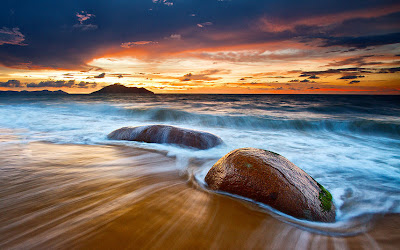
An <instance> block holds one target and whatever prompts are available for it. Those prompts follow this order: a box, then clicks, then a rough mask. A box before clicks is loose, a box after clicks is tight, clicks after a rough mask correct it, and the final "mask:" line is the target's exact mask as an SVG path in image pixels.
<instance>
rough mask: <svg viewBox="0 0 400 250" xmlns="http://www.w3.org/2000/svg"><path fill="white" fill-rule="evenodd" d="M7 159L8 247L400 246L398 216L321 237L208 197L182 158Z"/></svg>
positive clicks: (80, 152)
mask: <svg viewBox="0 0 400 250" xmlns="http://www.w3.org/2000/svg"><path fill="white" fill-rule="evenodd" d="M12 139H13V138H12ZM10 140H11V139H10ZM3 142H4V140H3ZM1 152H2V156H1V158H0V166H1V175H0V211H1V214H0V248H2V249H4V248H19V249H24V248H71V247H75V248H93V249H99V248H102V249H105V248H130V249H137V248H143V249H165V248H167V249H172V248H174V249H188V248H190V249H193V248H194V249H238V248H242V249H265V248H267V249H355V248H358V247H359V246H360V247H364V248H368V249H374V248H380V247H381V248H390V246H395V245H396V243H399V242H400V239H399V235H400V234H399V232H400V230H399V227H398V224H397V223H398V222H399V218H398V216H391V217H390V218H389V219H383V220H381V221H379V222H378V224H377V225H376V226H375V227H374V228H373V229H372V230H371V231H370V232H368V233H363V234H360V235H357V236H353V237H345V238H341V237H330V236H326V235H319V234H315V233H312V232H310V231H306V230H302V229H300V228H297V227H295V226H292V225H289V224H287V223H283V222H281V221H279V220H277V219H276V218H274V217H272V216H270V215H269V214H268V213H266V212H265V211H262V210H260V209H257V208H256V207H255V206H253V205H251V204H249V203H247V202H242V201H239V200H237V199H234V198H230V197H226V196H224V195H219V194H214V193H210V192H207V191H205V190H203V189H202V188H201V187H199V186H198V185H197V184H196V183H195V182H193V181H192V179H193V178H192V177H191V176H189V175H187V174H182V173H183V171H182V159H178V161H177V160H176V159H175V158H170V157H166V156H165V155H163V154H162V153H158V152H152V151H147V150H141V149H132V148H127V147H115V146H87V145H54V144H47V143H31V144H23V143H7V144H5V143H2V144H1ZM177 162H178V164H177ZM192 165H193V166H191V167H192V168H196V167H197V166H196V164H193V163H192ZM389 229H390V230H389ZM389 231H390V232H389Z"/></svg>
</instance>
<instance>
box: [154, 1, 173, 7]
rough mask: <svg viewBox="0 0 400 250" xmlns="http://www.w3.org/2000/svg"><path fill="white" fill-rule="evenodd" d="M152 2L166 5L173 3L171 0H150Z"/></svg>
mask: <svg viewBox="0 0 400 250" xmlns="http://www.w3.org/2000/svg"><path fill="white" fill-rule="evenodd" d="M152 1H153V3H161V4H164V5H167V6H172V5H174V3H173V2H172V1H168V0H152Z"/></svg>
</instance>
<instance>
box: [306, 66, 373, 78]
mask: <svg viewBox="0 0 400 250" xmlns="http://www.w3.org/2000/svg"><path fill="white" fill-rule="evenodd" d="M376 70H377V69H370V68H359V67H355V68H338V69H328V70H321V71H307V72H303V73H302V75H307V76H311V75H331V74H340V73H373V72H374V71H376Z"/></svg>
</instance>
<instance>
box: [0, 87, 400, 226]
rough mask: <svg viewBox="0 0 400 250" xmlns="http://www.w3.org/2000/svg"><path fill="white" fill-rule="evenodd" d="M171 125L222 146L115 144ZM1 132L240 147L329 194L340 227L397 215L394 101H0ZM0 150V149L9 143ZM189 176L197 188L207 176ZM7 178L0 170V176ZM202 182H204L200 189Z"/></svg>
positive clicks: (37, 137)
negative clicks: (123, 131)
mask: <svg viewBox="0 0 400 250" xmlns="http://www.w3.org/2000/svg"><path fill="white" fill-rule="evenodd" d="M150 124H167V125H174V126H179V127H183V128H189V129H196V130H202V131H207V132H210V133H213V134H216V135H218V136H220V137H221V138H222V140H223V141H224V144H223V145H220V146H218V147H216V148H212V149H208V150H195V149H187V148H180V147H177V146H174V145H159V144H146V143H139V142H127V141H112V140H108V139H107V134H109V133H110V132H112V131H113V130H115V129H118V128H120V127H124V126H139V125H150ZM0 129H6V130H0V131H3V132H1V133H3V134H4V133H8V132H4V131H13V132H12V133H13V134H15V135H17V136H18V138H19V139H18V142H19V143H21V142H23V143H30V142H36V141H46V142H51V143H56V144H89V145H97V144H115V145H125V146H132V147H139V148H145V149H156V150H161V151H164V152H167V154H168V155H170V156H176V158H177V161H176V162H177V163H176V168H178V169H179V170H180V171H182V172H185V171H187V167H188V164H189V162H190V160H191V159H202V160H211V162H212V161H213V160H214V161H216V160H217V159H219V158H220V157H222V156H223V155H225V154H226V153H228V152H229V151H231V150H233V149H236V148H242V147H255V148H262V149H266V150H270V151H274V152H277V153H279V154H281V155H283V156H285V157H286V158H288V159H289V160H290V161H292V162H293V163H295V164H296V165H297V166H299V167H300V168H302V169H303V170H305V171H306V172H307V173H308V174H310V175H311V176H312V177H313V178H314V179H316V180H317V181H318V182H319V183H321V184H322V185H324V186H325V187H326V188H327V189H328V190H329V191H331V193H332V195H333V199H334V203H335V205H336V207H337V221H338V223H345V222H348V221H351V220H353V219H354V218H360V217H363V216H366V215H374V214H375V215H376V214H386V213H400V98H399V97H398V96H348V95H340V96H334V95H155V96H118V95H107V96H89V95H69V96H41V97H40V96H39V97H34V96H31V97H29V96H28V97H0ZM14 142H15V141H12V140H7V141H4V142H0V150H1V147H3V146H4V145H6V144H10V143H14ZM211 166H212V164H209V165H207V166H204V167H203V168H202V169H201V171H197V172H195V173H194V174H195V179H196V180H197V181H198V182H200V184H201V183H202V181H203V177H204V175H205V173H206V172H207V171H208V169H209V168H210V167H211ZM2 171H5V170H4V166H0V172H2ZM203 184H204V183H203Z"/></svg>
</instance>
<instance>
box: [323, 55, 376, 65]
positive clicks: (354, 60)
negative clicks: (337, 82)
mask: <svg viewBox="0 0 400 250" xmlns="http://www.w3.org/2000/svg"><path fill="white" fill-rule="evenodd" d="M373 56H374V55H365V56H357V57H351V58H347V59H344V60H341V61H335V62H332V63H329V64H328V65H327V66H344V65H357V66H366V65H379V64H382V62H367V61H366V60H365V59H367V58H370V57H373Z"/></svg>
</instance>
